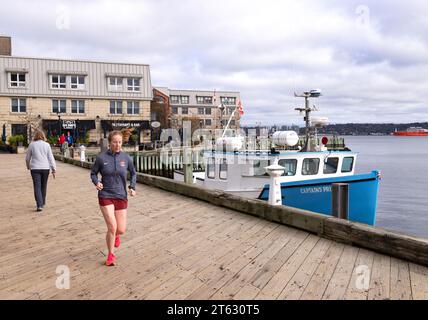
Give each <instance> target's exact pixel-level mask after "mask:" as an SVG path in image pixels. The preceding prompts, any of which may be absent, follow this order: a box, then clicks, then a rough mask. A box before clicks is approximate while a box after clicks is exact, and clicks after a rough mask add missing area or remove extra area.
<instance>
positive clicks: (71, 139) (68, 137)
mask: <svg viewBox="0 0 428 320" xmlns="http://www.w3.org/2000/svg"><path fill="white" fill-rule="evenodd" d="M65 140H66V141H67V143H68V147H71V146H73V143H74V141H73V136H72V135H71V134H70V131H67V137H66V138H65Z"/></svg>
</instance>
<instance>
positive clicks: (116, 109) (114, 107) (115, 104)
mask: <svg viewBox="0 0 428 320" xmlns="http://www.w3.org/2000/svg"><path fill="white" fill-rule="evenodd" d="M122 113H123V111H122V101H120V100H112V101H110V114H122Z"/></svg>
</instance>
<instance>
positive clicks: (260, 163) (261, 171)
mask: <svg viewBox="0 0 428 320" xmlns="http://www.w3.org/2000/svg"><path fill="white" fill-rule="evenodd" d="M269 165H270V161H269V160H247V161H246V163H245V164H244V165H242V166H241V175H242V176H243V177H255V176H268V175H269V174H268V173H267V172H266V170H265V167H267V166H269Z"/></svg>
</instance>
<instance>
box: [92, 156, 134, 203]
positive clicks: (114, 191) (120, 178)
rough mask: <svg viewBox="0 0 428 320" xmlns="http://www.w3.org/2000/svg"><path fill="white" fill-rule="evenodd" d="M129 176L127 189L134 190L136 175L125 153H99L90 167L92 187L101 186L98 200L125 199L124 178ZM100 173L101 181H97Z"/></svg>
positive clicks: (130, 159)
mask: <svg viewBox="0 0 428 320" xmlns="http://www.w3.org/2000/svg"><path fill="white" fill-rule="evenodd" d="M127 171H129V172H130V174H131V182H130V185H129V187H130V188H132V189H134V190H135V185H136V182H137V174H136V172H135V167H134V163H133V161H132V158H131V157H130V156H129V155H128V154H127V153H125V152H122V151H121V152H118V153H114V154H113V152H112V151H111V150H107V151H105V152H102V153H100V154H99V155H98V156H97V158H96V160H95V162H94V165H93V166H92V170H91V180H92V182H93V184H94V185H97V183H98V182H101V183H102V184H103V189H102V190H100V191H98V197H99V198H113V199H127V198H128V196H127V188H126V177H127ZM98 173H101V181H100V180H99V179H98Z"/></svg>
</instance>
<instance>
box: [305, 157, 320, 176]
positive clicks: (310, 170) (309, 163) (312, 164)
mask: <svg viewBox="0 0 428 320" xmlns="http://www.w3.org/2000/svg"><path fill="white" fill-rule="evenodd" d="M319 166H320V159H318V158H308V159H304V160H303V166H302V175H304V176H309V175H315V174H317V173H318V168H319Z"/></svg>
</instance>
